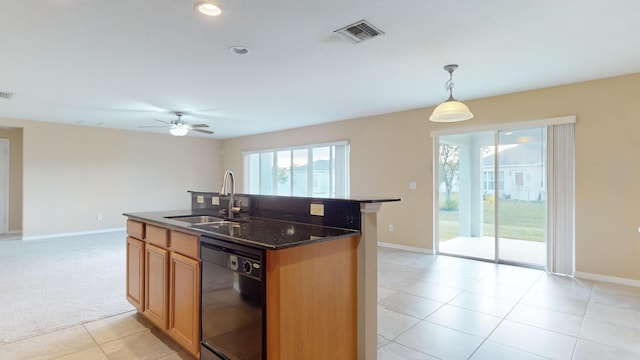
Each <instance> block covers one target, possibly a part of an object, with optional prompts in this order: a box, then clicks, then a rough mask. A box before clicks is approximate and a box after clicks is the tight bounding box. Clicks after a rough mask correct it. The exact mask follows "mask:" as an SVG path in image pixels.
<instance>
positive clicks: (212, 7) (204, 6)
mask: <svg viewBox="0 0 640 360" xmlns="http://www.w3.org/2000/svg"><path fill="white" fill-rule="evenodd" d="M195 8H196V10H198V12H199V13H201V14H204V15H207V16H218V15H220V14H222V9H221V8H220V7H219V6H218V5H216V4H213V3H210V2H199V3H197V4H196V6H195Z"/></svg>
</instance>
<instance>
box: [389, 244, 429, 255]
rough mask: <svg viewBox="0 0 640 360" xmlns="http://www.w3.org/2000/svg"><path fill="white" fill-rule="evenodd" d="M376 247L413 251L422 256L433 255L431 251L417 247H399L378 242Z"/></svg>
mask: <svg viewBox="0 0 640 360" xmlns="http://www.w3.org/2000/svg"><path fill="white" fill-rule="evenodd" d="M378 246H380V247H385V248H390V249H397V250H405V251H413V252H418V253H422V254H431V255H433V250H429V249H424V248H419V247H413V246H406V245H399V244H393V243H386V242H380V241H378Z"/></svg>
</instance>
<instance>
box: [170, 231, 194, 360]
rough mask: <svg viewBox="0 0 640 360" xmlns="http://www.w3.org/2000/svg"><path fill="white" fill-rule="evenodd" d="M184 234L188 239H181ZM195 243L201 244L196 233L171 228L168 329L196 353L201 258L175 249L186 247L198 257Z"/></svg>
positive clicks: (190, 350)
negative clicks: (191, 233)
mask: <svg viewBox="0 0 640 360" xmlns="http://www.w3.org/2000/svg"><path fill="white" fill-rule="evenodd" d="M185 238H186V241H184V242H180V241H179V240H180V239H182V240H185ZM189 238H191V239H190V240H189ZM192 244H195V245H193V246H198V245H199V243H198V238H197V236H193V235H188V234H184V233H180V232H177V231H172V232H171V249H172V250H173V251H172V252H171V255H170V258H169V262H170V269H169V330H168V332H169V335H171V337H172V338H173V339H174V340H175V341H176V342H177V343H178V344H180V345H182V347H184V348H185V349H187V350H189V352H191V354H193V355H197V354H198V353H199V352H200V261H199V260H196V259H194V258H191V257H188V256H184V255H182V254H179V253H178V252H176V250H178V251H182V250H184V253H187V255H194V257H197V253H198V248H197V247H196V248H193V249H191V248H192ZM174 245H175V246H174ZM181 245H185V246H186V247H183V246H181ZM192 251H195V253H193V252H192Z"/></svg>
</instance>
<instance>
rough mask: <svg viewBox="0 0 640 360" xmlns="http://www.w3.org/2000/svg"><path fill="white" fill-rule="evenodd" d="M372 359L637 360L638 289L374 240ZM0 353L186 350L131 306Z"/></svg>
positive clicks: (133, 354)
mask: <svg viewBox="0 0 640 360" xmlns="http://www.w3.org/2000/svg"><path fill="white" fill-rule="evenodd" d="M378 262H379V276H378V285H379V289H378V304H379V305H378V359H379V360H388V359H416V360H417V359H474V360H475V359H490V360H499V359H518V360H519V359H594V360H595V359H598V360H607V359H615V360H623V359H640V288H633V287H625V286H618V285H612V284H606V283H600V282H593V281H585V280H577V279H572V278H566V277H559V276H553V275H549V274H545V273H544V272H542V271H538V270H532V269H525V268H518V267H514V266H506V265H495V264H492V263H485V262H477V261H472V260H466V259H459V258H453V257H446V256H433V255H425V254H417V253H411V252H406V251H400V250H391V249H385V248H380V249H379V260H378ZM0 358H2V359H11V360H20V359H65V360H73V359H78V360H80V359H81V360H98V359H100V360H104V359H111V360H115V359H127V360H134V359H147V360H156V359H163V360H171V359H190V357H189V356H188V355H186V354H185V353H184V352H183V351H181V350H180V348H179V347H177V346H176V345H175V344H173V343H172V342H171V341H170V340H169V339H167V338H166V337H165V336H164V335H162V334H161V333H160V332H158V331H156V330H154V329H153V328H152V327H151V326H150V325H149V324H148V323H147V322H146V321H145V320H144V319H141V318H140V317H139V316H138V315H136V314H135V312H127V313H124V314H120V315H116V316H112V317H109V318H105V319H102V320H98V321H95V322H90V323H86V324H84V325H78V326H74V327H69V328H66V329H62V330H58V331H54V332H49V333H47V334H43V335H39V336H36V337H32V338H29V339H25V340H21V341H16V342H13V343H8V344H4V345H0Z"/></svg>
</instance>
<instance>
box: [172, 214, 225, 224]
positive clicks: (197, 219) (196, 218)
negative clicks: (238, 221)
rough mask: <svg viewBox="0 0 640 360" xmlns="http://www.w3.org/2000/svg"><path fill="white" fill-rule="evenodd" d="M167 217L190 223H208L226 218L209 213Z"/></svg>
mask: <svg viewBox="0 0 640 360" xmlns="http://www.w3.org/2000/svg"><path fill="white" fill-rule="evenodd" d="M167 219H171V220H176V221H182V222H186V223H189V224H208V223H213V222H219V221H224V219H222V218H219V217H215V216H209V215H191V216H168V217H167Z"/></svg>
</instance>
